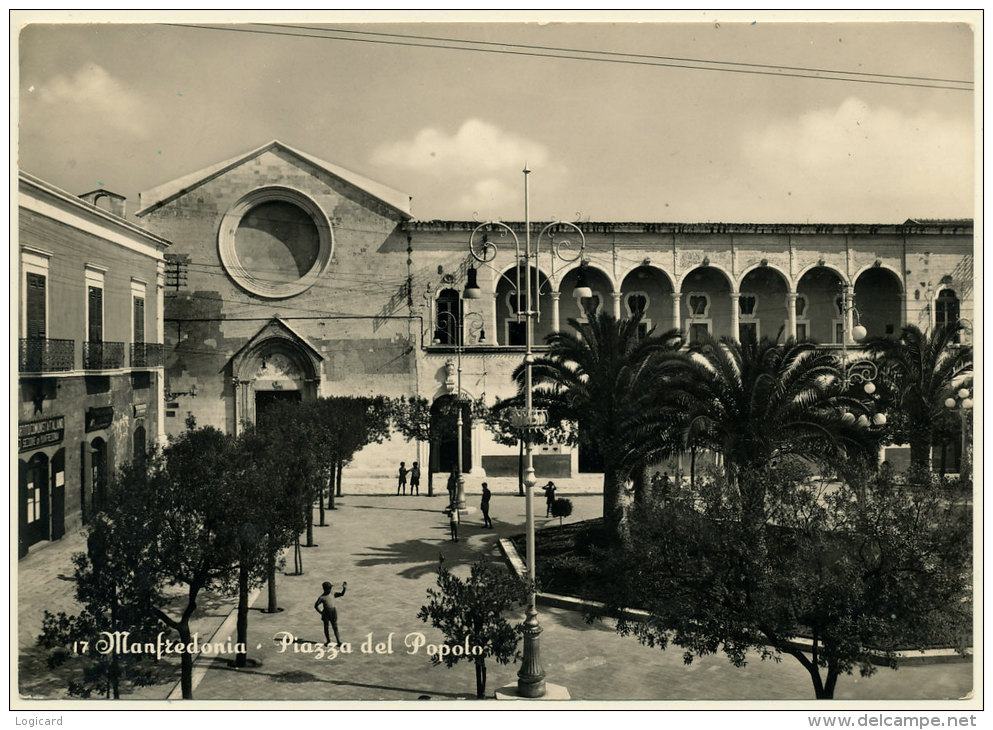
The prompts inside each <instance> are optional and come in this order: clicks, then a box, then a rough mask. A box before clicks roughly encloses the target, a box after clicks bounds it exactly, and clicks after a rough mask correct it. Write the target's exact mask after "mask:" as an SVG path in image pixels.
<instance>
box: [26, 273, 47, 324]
mask: <svg viewBox="0 0 993 730" xmlns="http://www.w3.org/2000/svg"><path fill="white" fill-rule="evenodd" d="M27 284H28V291H27V304H26V308H27V333H26V335H27V336H28V337H29V338H31V339H38V340H40V339H44V338H45V334H46V333H45V277H44V276H42V275H41V274H31V273H29V274H28V275H27Z"/></svg>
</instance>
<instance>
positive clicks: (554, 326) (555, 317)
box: [551, 291, 562, 332]
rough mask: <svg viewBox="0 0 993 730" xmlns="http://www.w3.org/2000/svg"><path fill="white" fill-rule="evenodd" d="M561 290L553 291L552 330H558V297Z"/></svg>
mask: <svg viewBox="0 0 993 730" xmlns="http://www.w3.org/2000/svg"><path fill="white" fill-rule="evenodd" d="M561 295H562V292H557V291H553V292H552V293H551V296H552V332H558V331H559V297H560V296H561Z"/></svg>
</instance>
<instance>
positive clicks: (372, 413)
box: [325, 396, 395, 497]
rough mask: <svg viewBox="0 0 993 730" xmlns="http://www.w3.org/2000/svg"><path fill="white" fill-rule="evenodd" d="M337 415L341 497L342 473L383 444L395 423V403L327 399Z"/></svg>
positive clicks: (372, 398) (378, 399) (380, 399)
mask: <svg viewBox="0 0 993 730" xmlns="http://www.w3.org/2000/svg"><path fill="white" fill-rule="evenodd" d="M325 400H326V401H327V407H329V408H330V409H332V410H333V411H334V413H335V416H336V418H335V421H334V423H335V424H336V426H337V434H338V436H337V439H336V442H335V443H336V444H337V448H336V455H337V458H338V462H337V473H338V479H337V484H338V490H337V494H338V496H339V497H340V496H341V470H342V468H344V466H345V465H346V464H348V463H350V462H351V460H352V459H353V458H354V457H355V454H356V453H358V452H359V451H361V450H362V449H363V448H364V447H366V446H368V445H369V444H373V443H376V444H379V443H382V442H383V441H384V440H385V439H386V438H387V437H388V436H389V435H390V427H391V424H392V423H394V422H395V418H394V415H393V413H394V401H393V400H391V399H390V398H386V397H385V396H362V397H342V396H339V397H334V398H328V399H325Z"/></svg>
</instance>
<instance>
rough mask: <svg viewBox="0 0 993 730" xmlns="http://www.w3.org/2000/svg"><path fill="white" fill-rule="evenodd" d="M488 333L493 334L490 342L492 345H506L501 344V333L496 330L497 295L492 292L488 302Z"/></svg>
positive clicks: (504, 343)
mask: <svg viewBox="0 0 993 730" xmlns="http://www.w3.org/2000/svg"><path fill="white" fill-rule="evenodd" d="M490 301H491V306H490V332H492V333H493V338H492V340H491V341H492V342H493V344H494V345H506V344H507V343H506V342H501V340H502V339H503V332H500V331H498V330H497V293H496V292H493V297H492V299H491V300H490Z"/></svg>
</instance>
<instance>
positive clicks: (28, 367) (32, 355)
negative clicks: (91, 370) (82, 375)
mask: <svg viewBox="0 0 993 730" xmlns="http://www.w3.org/2000/svg"><path fill="white" fill-rule="evenodd" d="M75 359H76V342H75V340H46V339H43V338H33V337H32V338H27V337H22V338H21V346H20V351H19V353H18V370H19V371H20V372H22V373H61V372H67V371H69V370H72V368H73V365H74V364H75Z"/></svg>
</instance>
